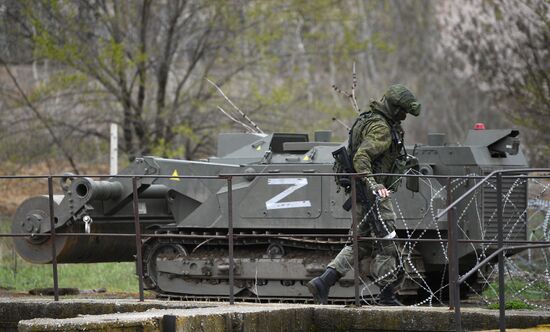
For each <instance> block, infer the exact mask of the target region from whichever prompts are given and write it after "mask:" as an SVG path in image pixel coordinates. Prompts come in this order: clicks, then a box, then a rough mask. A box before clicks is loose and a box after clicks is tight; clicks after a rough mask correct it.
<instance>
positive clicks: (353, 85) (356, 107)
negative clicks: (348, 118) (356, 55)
mask: <svg viewBox="0 0 550 332" xmlns="http://www.w3.org/2000/svg"><path fill="white" fill-rule="evenodd" d="M356 87H357V74H356V73H355V62H353V73H352V80H351V93H348V92H347V91H344V90H342V89H340V88H339V87H337V86H336V84H333V85H332V88H333V89H334V91H336V92H337V93H339V94H341V95H343V96H346V97H347V98H349V101H350V102H351V106H352V107H353V109H354V110H355V112H357V113H358V114H361V110H360V109H359V105H358V104H357V99H356V98H355V88H356Z"/></svg>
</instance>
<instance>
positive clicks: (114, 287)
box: [0, 258, 138, 293]
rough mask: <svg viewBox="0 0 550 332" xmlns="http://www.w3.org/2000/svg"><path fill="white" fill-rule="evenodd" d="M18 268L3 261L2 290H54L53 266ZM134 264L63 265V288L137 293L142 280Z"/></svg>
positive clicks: (22, 264) (24, 265)
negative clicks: (103, 289)
mask: <svg viewBox="0 0 550 332" xmlns="http://www.w3.org/2000/svg"><path fill="white" fill-rule="evenodd" d="M17 260H18V262H17V266H16V265H15V264H14V263H13V261H12V262H11V264H6V263H8V262H6V260H5V259H4V260H2V262H1V266H0V287H2V288H7V289H13V290H16V291H28V290H30V289H33V288H48V287H53V269H52V266H51V265H49V264H48V265H37V264H30V263H27V262H22V261H21V259H20V258H17ZM134 270H135V264H134V263H97V264H60V265H58V278H59V287H70V288H78V289H80V290H84V289H97V288H106V289H107V291H109V292H133V293H134V292H137V291H138V281H137V276H136V275H135V272H134Z"/></svg>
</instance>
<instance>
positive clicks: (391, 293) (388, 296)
mask: <svg viewBox="0 0 550 332" xmlns="http://www.w3.org/2000/svg"><path fill="white" fill-rule="evenodd" d="M378 297H379V301H378V303H379V304H380V305H387V306H402V305H403V304H402V303H401V302H399V301H398V300H397V297H395V290H394V288H393V286H392V285H387V286H385V287H383V288H382V291H381V292H380V295H379V296H378Z"/></svg>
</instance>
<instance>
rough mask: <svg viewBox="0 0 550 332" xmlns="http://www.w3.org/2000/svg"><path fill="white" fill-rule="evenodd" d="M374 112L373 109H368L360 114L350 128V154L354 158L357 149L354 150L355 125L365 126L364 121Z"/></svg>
mask: <svg viewBox="0 0 550 332" xmlns="http://www.w3.org/2000/svg"><path fill="white" fill-rule="evenodd" d="M372 114H373V113H372V112H371V111H366V112H363V113H361V114H359V116H358V117H357V119H355V122H354V123H353V125H352V126H351V128H350V130H349V134H348V154H349V156H350V158H351V159H352V160H353V155H354V154H355V151H353V132H354V131H355V127H356V126H358V125H359V126H362V127H364V126H365V123H364V120H366V119H368V118H370V117H371V116H372ZM360 129H361V130H363V128H360Z"/></svg>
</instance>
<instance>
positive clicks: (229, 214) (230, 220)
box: [227, 176, 235, 304]
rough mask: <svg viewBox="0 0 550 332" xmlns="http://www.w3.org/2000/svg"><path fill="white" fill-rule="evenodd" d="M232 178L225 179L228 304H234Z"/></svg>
mask: <svg viewBox="0 0 550 332" xmlns="http://www.w3.org/2000/svg"><path fill="white" fill-rule="evenodd" d="M232 182H233V178H232V177H231V176H228V177H227V227H228V234H227V236H228V238H229V239H228V240H229V304H234V303H235V294H234V292H235V289H234V286H235V276H234V272H235V271H234V269H235V262H234V257H233V255H234V254H233V183H232Z"/></svg>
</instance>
